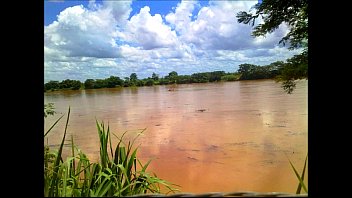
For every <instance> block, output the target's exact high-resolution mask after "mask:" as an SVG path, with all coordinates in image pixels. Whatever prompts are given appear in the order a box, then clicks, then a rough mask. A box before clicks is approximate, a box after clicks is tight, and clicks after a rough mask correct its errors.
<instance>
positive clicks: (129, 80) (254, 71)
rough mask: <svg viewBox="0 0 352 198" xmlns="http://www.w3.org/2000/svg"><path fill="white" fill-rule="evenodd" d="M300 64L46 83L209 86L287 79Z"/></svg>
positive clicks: (53, 85)
mask: <svg viewBox="0 0 352 198" xmlns="http://www.w3.org/2000/svg"><path fill="white" fill-rule="evenodd" d="M297 62H300V55H296V56H294V57H293V58H291V59H288V61H287V62H286V63H285V62H283V61H277V62H274V63H271V64H269V65H265V66H259V65H253V64H247V63H246V64H241V65H239V68H238V70H237V72H234V73H229V72H228V73H226V72H224V71H213V72H200V73H194V74H191V75H178V73H177V72H176V71H172V72H170V73H169V74H168V75H167V76H164V77H159V75H158V74H156V73H152V75H151V77H147V78H144V79H138V76H137V74H136V73H132V74H131V75H130V76H129V77H125V78H124V79H121V78H120V77H117V76H110V77H109V78H105V79H87V80H85V82H84V83H82V82H80V81H79V80H70V79H66V80H63V81H61V82H59V81H49V82H47V83H45V84H44V92H45V91H49V90H50V91H55V90H62V89H64V90H78V89H99V88H114V87H135V86H137V87H141V86H153V85H169V84H189V83H207V82H219V81H236V80H256V79H277V80H279V79H280V78H284V77H285V75H286V74H287V73H288V72H289V73H292V71H288V70H289V69H290V68H291V67H290V65H295V64H296V63H297ZM307 65H308V64H301V66H300V67H301V68H302V69H301V70H297V69H296V67H295V71H296V72H298V73H297V75H301V74H300V72H306V69H305V67H307Z"/></svg>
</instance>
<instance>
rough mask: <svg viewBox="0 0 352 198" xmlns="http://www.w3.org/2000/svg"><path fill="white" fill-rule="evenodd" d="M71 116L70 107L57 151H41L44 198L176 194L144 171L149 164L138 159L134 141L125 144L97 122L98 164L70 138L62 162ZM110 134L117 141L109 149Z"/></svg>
mask: <svg viewBox="0 0 352 198" xmlns="http://www.w3.org/2000/svg"><path fill="white" fill-rule="evenodd" d="M62 117H63V116H61V117H60V118H59V119H58V120H57V121H56V122H55V123H54V124H53V125H52V126H51V127H50V128H49V130H48V131H46V132H45V133H44V137H45V136H46V135H47V134H48V133H49V132H50V131H51V129H52V128H53V127H54V126H55V125H56V124H57V123H58V122H59V120H60V119H61V118H62ZM69 117H70V108H69V109H68V115H67V120H66V125H65V130H64V136H63V138H62V141H61V144H60V147H59V149H58V150H57V151H52V150H50V149H49V147H48V145H45V149H44V196H45V197H106V196H107V197H112V196H116V197H121V196H131V195H137V194H144V193H162V192H161V186H164V187H165V189H168V192H166V193H165V194H168V193H170V192H175V191H178V189H176V188H175V187H174V186H177V185H175V184H172V183H170V182H167V181H165V180H162V179H160V178H158V177H157V176H156V175H155V174H151V173H149V172H147V168H148V166H149V164H150V162H151V160H149V161H148V162H147V163H146V164H144V165H143V164H142V163H141V161H140V160H139V159H138V158H137V151H138V147H136V148H134V142H135V140H136V138H138V136H139V135H140V134H141V133H143V132H144V130H143V131H142V132H141V133H140V134H138V135H137V136H136V137H135V138H134V139H133V141H132V142H131V141H128V144H127V146H126V144H125V143H124V140H123V137H124V135H125V133H126V132H125V133H124V134H123V135H122V136H121V137H120V138H119V137H118V136H116V135H115V134H113V133H111V132H110V128H109V126H107V128H105V126H104V123H103V122H100V123H99V122H98V121H96V125H97V130H98V137H99V140H100V161H99V162H90V160H89V159H88V157H87V155H85V154H84V153H83V152H82V151H81V150H80V149H79V148H78V147H76V146H75V144H74V142H73V137H72V136H71V156H70V157H67V159H66V160H65V161H63V159H62V151H63V145H64V142H65V138H66V133H67V126H68V122H69ZM111 134H113V135H114V136H116V137H117V138H118V139H119V142H118V144H117V146H116V147H115V149H113V147H112V143H111Z"/></svg>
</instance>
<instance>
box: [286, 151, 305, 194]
mask: <svg viewBox="0 0 352 198" xmlns="http://www.w3.org/2000/svg"><path fill="white" fill-rule="evenodd" d="M307 159H308V154H307V156H306V159H305V160H304V166H303V170H302V174H301V175H299V174H298V171H297V170H296V168H295V167H294V166H293V164H292V162H291V161H290V159H289V160H288V161H289V162H290V165H291V167H292V169H293V171H294V172H295V175H296V177H297V179H298V181H299V183H298V186H297V190H296V194H300V193H301V189H302V187H303V189H304V191H305V192H306V193H308V188H307V187H306V185H305V184H304V175H305V172H306V167H307Z"/></svg>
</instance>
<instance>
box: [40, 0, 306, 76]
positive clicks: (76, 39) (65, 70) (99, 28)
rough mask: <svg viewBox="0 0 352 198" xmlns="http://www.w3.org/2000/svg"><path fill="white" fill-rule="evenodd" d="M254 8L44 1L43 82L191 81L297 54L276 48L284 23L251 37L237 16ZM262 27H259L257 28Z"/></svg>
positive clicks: (170, 0)
mask: <svg viewBox="0 0 352 198" xmlns="http://www.w3.org/2000/svg"><path fill="white" fill-rule="evenodd" d="M256 3H258V1H248V0H247V1H224V0H221V1H219V0H214V1H211V0H210V1H205V0H202V1H196V0H194V1H189V0H188V1H173V0H168V1H157V0H154V1H145V0H141V1H132V0H125V1H119V0H109V1H104V0H99V1H93V0H91V1H72V0H69V1H67V0H66V1H63V0H55V1H44V81H45V82H48V81H50V80H58V81H61V80H65V79H73V80H80V81H84V80H86V79H89V78H92V79H103V78H107V77H109V76H111V75H113V76H119V77H121V78H123V77H128V76H129V75H130V74H131V73H137V76H138V78H146V77H149V76H151V75H152V73H153V72H155V73H157V74H159V76H165V75H167V74H168V73H169V72H171V71H177V72H178V73H179V74H192V73H196V72H206V71H215V70H223V71H226V72H235V71H236V70H237V69H238V65H239V64H243V63H251V64H257V65H265V64H269V63H271V62H274V61H277V60H285V59H287V58H289V57H292V56H293V55H294V54H298V53H299V52H300V50H293V51H290V50H288V49H287V47H284V46H281V45H278V42H279V40H280V39H281V38H282V37H283V36H284V35H285V34H286V33H287V30H288V28H287V25H286V24H282V25H281V26H280V27H279V28H278V29H277V30H276V31H275V32H273V33H271V34H268V35H266V37H265V38H264V37H257V38H254V37H252V36H251V31H252V27H251V26H249V25H245V24H239V23H238V22H237V19H236V17H235V15H236V13H237V12H239V11H249V9H250V8H251V6H253V5H254V4H256ZM260 22H261V21H258V23H260Z"/></svg>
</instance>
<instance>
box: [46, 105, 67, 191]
mask: <svg viewBox="0 0 352 198" xmlns="http://www.w3.org/2000/svg"><path fill="white" fill-rule="evenodd" d="M70 111H71V108H70V107H69V108H68V114H67V120H66V125H65V132H64V137H63V138H62V141H61V145H60V149H59V152H58V154H57V157H56V160H55V164H54V172H53V178H52V179H53V180H52V181H53V182H52V184H51V189H50V192H49V196H56V195H57V191H58V180H57V177H58V170H59V164H60V160H61V154H62V149H63V146H64V142H65V137H66V132H67V126H68V121H69V119H70Z"/></svg>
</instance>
